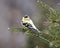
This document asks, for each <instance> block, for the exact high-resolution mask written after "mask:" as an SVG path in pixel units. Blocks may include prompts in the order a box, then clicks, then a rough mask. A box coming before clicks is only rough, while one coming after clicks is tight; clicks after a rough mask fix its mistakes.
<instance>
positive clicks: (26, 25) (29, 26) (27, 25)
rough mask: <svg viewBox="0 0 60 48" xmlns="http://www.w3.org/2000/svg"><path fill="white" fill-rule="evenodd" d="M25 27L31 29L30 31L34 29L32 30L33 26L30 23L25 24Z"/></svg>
mask: <svg viewBox="0 0 60 48" xmlns="http://www.w3.org/2000/svg"><path fill="white" fill-rule="evenodd" d="M23 25H24V26H25V27H28V28H30V29H32V28H33V27H32V25H31V24H30V23H23Z"/></svg>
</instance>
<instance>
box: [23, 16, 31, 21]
mask: <svg viewBox="0 0 60 48" xmlns="http://www.w3.org/2000/svg"><path fill="white" fill-rule="evenodd" d="M29 19H30V18H29V16H28V15H25V16H24V17H23V18H22V21H27V20H29Z"/></svg>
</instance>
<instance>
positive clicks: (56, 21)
mask: <svg viewBox="0 0 60 48" xmlns="http://www.w3.org/2000/svg"><path fill="white" fill-rule="evenodd" d="M37 5H38V7H42V8H43V9H44V11H45V12H42V14H44V15H45V16H46V17H47V24H48V27H47V28H48V30H44V29H43V30H42V31H41V33H38V32H37V31H34V30H30V29H24V28H11V30H16V31H19V32H24V33H25V34H26V35H27V36H28V43H29V44H28V48H60V14H59V13H58V12H57V11H55V9H53V8H52V7H50V6H49V5H47V4H45V3H44V2H42V1H38V2H37ZM46 13H47V15H46Z"/></svg>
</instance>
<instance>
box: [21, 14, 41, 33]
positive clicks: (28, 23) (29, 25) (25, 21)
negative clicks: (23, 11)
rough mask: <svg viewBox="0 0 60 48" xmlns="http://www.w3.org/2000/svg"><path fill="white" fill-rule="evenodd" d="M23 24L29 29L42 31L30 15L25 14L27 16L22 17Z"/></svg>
mask: <svg viewBox="0 0 60 48" xmlns="http://www.w3.org/2000/svg"><path fill="white" fill-rule="evenodd" d="M22 24H23V25H24V26H25V27H27V28H29V29H34V30H36V31H38V32H40V31H39V30H38V29H37V28H36V26H35V25H34V23H33V21H32V20H31V19H30V17H29V16H28V15H25V16H24V17H23V18H22Z"/></svg>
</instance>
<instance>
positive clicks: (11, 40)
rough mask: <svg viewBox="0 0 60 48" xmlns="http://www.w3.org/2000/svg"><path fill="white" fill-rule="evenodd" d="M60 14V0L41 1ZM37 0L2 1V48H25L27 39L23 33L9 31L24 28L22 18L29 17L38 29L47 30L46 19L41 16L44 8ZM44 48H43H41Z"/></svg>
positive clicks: (0, 29)
mask: <svg viewBox="0 0 60 48" xmlns="http://www.w3.org/2000/svg"><path fill="white" fill-rule="evenodd" d="M41 1H43V2H45V3H46V4H48V5H50V6H51V7H53V8H54V9H56V10H57V11H58V12H60V0H41ZM36 2H37V0H0V48H23V47H24V46H26V45H27V37H26V35H25V34H23V33H21V32H12V31H9V30H8V28H9V27H22V26H21V18H22V17H23V16H24V15H29V16H30V17H31V19H32V20H33V22H34V23H35V25H36V26H37V28H39V29H40V30H43V29H47V26H48V25H47V24H44V21H46V17H45V16H44V15H43V14H41V10H42V8H39V7H38V6H37V3H36ZM41 48H43V47H41Z"/></svg>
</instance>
